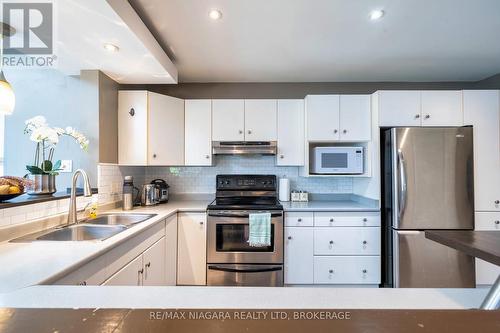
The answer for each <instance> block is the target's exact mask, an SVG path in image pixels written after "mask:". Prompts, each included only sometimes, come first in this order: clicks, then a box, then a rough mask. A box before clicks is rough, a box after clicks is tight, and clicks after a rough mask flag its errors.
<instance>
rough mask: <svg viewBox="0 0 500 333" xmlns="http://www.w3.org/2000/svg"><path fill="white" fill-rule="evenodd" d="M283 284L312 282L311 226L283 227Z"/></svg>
mask: <svg viewBox="0 0 500 333" xmlns="http://www.w3.org/2000/svg"><path fill="white" fill-rule="evenodd" d="M284 266H285V284H312V283H313V228H309V227H286V228H285V265H284Z"/></svg>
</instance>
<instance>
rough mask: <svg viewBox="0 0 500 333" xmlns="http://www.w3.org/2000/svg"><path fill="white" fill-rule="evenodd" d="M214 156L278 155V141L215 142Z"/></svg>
mask: <svg viewBox="0 0 500 333" xmlns="http://www.w3.org/2000/svg"><path fill="white" fill-rule="evenodd" d="M212 147H213V153H214V155H276V141H214V142H213V143H212Z"/></svg>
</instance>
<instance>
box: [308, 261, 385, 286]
mask: <svg viewBox="0 0 500 333" xmlns="http://www.w3.org/2000/svg"><path fill="white" fill-rule="evenodd" d="M314 283H319V284H379V283H380V257H379V256H367V257H365V256H363V257H340V256H339V257H314Z"/></svg>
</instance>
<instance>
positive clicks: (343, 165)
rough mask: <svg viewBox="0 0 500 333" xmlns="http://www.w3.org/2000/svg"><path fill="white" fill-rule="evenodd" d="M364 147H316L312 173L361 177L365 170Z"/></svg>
mask: <svg viewBox="0 0 500 333" xmlns="http://www.w3.org/2000/svg"><path fill="white" fill-rule="evenodd" d="M363 155H364V148H363V147H315V148H313V163H312V166H311V171H310V172H311V173H314V174H348V175H359V174H362V173H363V172H364V170H363V160H364V158H363Z"/></svg>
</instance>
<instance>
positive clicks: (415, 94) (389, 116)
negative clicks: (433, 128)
mask: <svg viewBox="0 0 500 333" xmlns="http://www.w3.org/2000/svg"><path fill="white" fill-rule="evenodd" d="M377 94H378V104H379V105H378V108H379V125H380V127H393V126H420V125H421V121H420V114H421V99H420V91H408V90H399V91H378V92H377Z"/></svg>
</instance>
